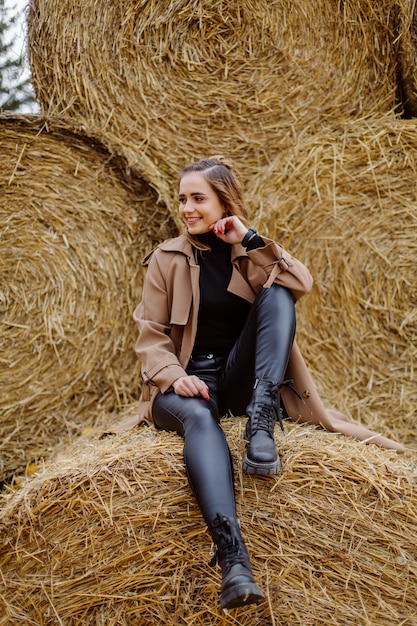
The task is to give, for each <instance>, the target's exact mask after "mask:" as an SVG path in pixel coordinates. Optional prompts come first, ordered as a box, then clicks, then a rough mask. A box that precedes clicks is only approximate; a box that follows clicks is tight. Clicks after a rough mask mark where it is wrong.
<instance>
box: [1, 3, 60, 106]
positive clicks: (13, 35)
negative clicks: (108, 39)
mask: <svg viewBox="0 0 417 626" xmlns="http://www.w3.org/2000/svg"><path fill="white" fill-rule="evenodd" d="M57 1H59V0H57ZM63 1H65V0H63ZM28 5H29V0H4V7H5V9H6V11H7V13H8V15H9V16H10V17H12V16H17V19H16V23H15V24H14V26H13V27H10V29H9V37H8V38H7V39H6V42H5V43H11V44H12V45H11V47H10V56H11V57H12V58H13V57H16V58H18V57H19V56H20V55H21V54H23V53H24V52H25V46H26V10H27V8H28ZM29 76H30V69H29V65H28V64H26V67H25V68H23V69H22V78H26V77H29ZM37 110H38V107H37V105H36V104H34V105H22V107H21V108H20V109H19V113H34V112H37Z"/></svg>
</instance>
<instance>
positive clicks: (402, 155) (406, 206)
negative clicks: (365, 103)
mask: <svg viewBox="0 0 417 626" xmlns="http://www.w3.org/2000/svg"><path fill="white" fill-rule="evenodd" d="M416 154H417V123H416V122H415V121H413V120H410V121H404V120H402V121H401V120H396V119H392V118H381V117H376V118H374V119H373V120H368V121H367V122H361V121H357V122H354V121H352V122H350V123H347V124H345V125H341V126H335V128H334V129H333V130H332V131H331V130H330V129H329V130H328V132H327V133H326V134H324V133H318V134H316V135H312V136H309V137H304V138H303V140H302V141H301V140H300V141H299V143H298V144H297V145H296V146H295V147H294V149H293V150H292V151H290V150H289V151H287V152H286V153H283V154H282V155H281V157H280V158H279V159H277V160H276V161H275V162H274V163H272V164H271V166H270V167H268V168H267V170H265V171H263V172H262V173H261V175H260V182H259V183H258V184H257V185H254V186H253V187H251V189H250V190H249V195H250V197H251V199H252V207H253V208H254V215H255V216H256V220H257V222H258V224H259V228H260V229H261V230H262V232H265V231H268V232H269V234H270V235H271V236H272V237H274V238H277V239H278V240H281V241H282V242H283V244H284V246H286V247H287V248H288V249H289V250H291V251H292V252H293V253H294V255H295V256H296V257H298V258H299V259H300V260H302V261H304V262H305V263H306V265H307V266H308V267H309V268H310V270H311V271H312V273H313V276H314V278H315V287H314V289H313V292H312V294H310V295H309V296H307V297H306V298H305V299H304V300H302V301H301V302H300V305H299V306H300V309H299V315H298V320H299V327H298V342H299V344H300V346H301V349H302V352H303V354H304V356H305V358H306V360H307V362H308V364H309V366H310V367H311V369H312V372H313V375H314V377H315V379H316V381H317V383H318V386H319V388H320V391H321V393H322V395H323V397H324V399H325V400H326V401H327V403H328V404H331V405H333V406H336V407H337V408H339V409H341V410H342V411H345V412H347V413H348V414H349V415H350V416H351V417H353V418H354V419H357V420H359V421H362V422H363V423H364V425H366V426H367V427H368V428H371V429H373V430H376V431H377V432H381V430H382V432H383V434H385V435H386V436H388V437H391V438H394V439H397V440H399V441H401V442H402V443H408V444H409V445H414V446H415V445H416V430H415V407H416V398H417V396H416V388H415V363H416V359H417V282H416V269H415V259H416V256H417V197H416V195H417V194H416V174H417V157H416Z"/></svg>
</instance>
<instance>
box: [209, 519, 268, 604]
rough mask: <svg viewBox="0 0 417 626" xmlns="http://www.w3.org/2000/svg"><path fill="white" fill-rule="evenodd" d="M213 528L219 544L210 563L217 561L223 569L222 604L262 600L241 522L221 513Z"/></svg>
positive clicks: (216, 541)
mask: <svg viewBox="0 0 417 626" xmlns="http://www.w3.org/2000/svg"><path fill="white" fill-rule="evenodd" d="M210 531H211V534H212V537H213V541H214V543H215V545H216V552H215V554H214V557H213V560H212V562H211V563H210V565H212V566H214V565H215V564H216V562H218V563H219V564H220V566H221V568H222V584H221V593H220V607H221V608H222V609H234V608H237V607H239V606H245V605H247V604H259V602H262V600H263V599H264V596H263V594H262V591H261V590H260V589H259V587H258V585H257V584H256V582H255V580H254V578H253V574H252V570H251V567H250V563H249V554H248V551H247V548H246V546H245V543H244V541H243V538H242V535H241V533H240V526H239V521H238V520H237V519H236V518H232V517H226V516H224V515H221V514H220V513H218V514H217V515H216V517H215V519H214V520H213V522H212V524H211V527H210Z"/></svg>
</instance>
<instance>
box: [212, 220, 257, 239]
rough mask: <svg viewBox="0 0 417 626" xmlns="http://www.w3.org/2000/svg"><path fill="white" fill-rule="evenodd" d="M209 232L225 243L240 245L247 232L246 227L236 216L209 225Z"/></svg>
mask: <svg viewBox="0 0 417 626" xmlns="http://www.w3.org/2000/svg"><path fill="white" fill-rule="evenodd" d="M210 230H211V231H213V233H214V234H215V235H217V237H218V238H219V239H222V240H223V241H226V243H242V239H243V237H244V236H245V235H246V233H247V232H248V228H247V226H245V225H244V224H243V223H242V222H241V221H240V219H239V218H238V217H237V216H236V215H229V216H228V217H223V218H222V219H221V220H218V221H217V222H214V224H210Z"/></svg>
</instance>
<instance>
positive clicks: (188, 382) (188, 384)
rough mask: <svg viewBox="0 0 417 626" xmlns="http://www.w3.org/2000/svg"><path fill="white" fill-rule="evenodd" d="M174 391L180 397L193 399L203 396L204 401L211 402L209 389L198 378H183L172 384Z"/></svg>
mask: <svg viewBox="0 0 417 626" xmlns="http://www.w3.org/2000/svg"><path fill="white" fill-rule="evenodd" d="M172 386H173V388H174V391H175V393H176V394H177V395H179V396H185V397H187V398H192V397H194V396H202V397H203V398H204V400H210V396H209V388H208V387H207V385H206V383H205V382H204V381H202V380H201V378H199V377H198V376H194V375H193V376H181V378H177V380H176V381H175V382H174V383H173V384H172Z"/></svg>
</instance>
